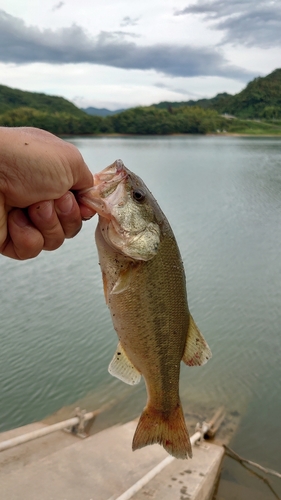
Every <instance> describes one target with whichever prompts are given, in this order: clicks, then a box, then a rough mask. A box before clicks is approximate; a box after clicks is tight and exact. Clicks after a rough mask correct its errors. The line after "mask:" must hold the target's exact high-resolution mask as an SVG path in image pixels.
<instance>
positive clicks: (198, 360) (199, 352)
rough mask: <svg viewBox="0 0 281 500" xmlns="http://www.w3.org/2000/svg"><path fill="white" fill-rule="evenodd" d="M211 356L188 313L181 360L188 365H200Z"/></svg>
mask: <svg viewBox="0 0 281 500" xmlns="http://www.w3.org/2000/svg"><path fill="white" fill-rule="evenodd" d="M211 357H212V353H211V349H210V347H209V346H208V344H207V342H206V340H205V339H204V337H203V335H202V334H201V333H200V331H199V330H198V327H197V325H196V323H195V321H194V319H193V318H192V316H191V315H190V321H189V327H188V332H187V339H186V344H185V349H184V354H183V358H182V361H183V362H184V363H185V364H186V365H188V366H200V365H204V364H205V363H207V361H208V360H209V359H210V358H211Z"/></svg>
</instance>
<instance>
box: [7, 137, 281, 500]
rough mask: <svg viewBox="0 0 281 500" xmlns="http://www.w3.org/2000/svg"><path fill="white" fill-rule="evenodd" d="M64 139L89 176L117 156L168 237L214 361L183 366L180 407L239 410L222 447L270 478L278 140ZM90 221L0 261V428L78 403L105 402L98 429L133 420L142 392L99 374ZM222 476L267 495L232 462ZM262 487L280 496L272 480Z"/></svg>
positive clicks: (278, 402)
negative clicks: (52, 245)
mask: <svg viewBox="0 0 281 500" xmlns="http://www.w3.org/2000/svg"><path fill="white" fill-rule="evenodd" d="M69 140H70V141H71V142H72V143H74V144H75V145H76V146H77V147H78V148H79V150H80V151H81V153H82V154H83V156H84V158H85V160H86V162H87V163H88V165H89V166H90V168H91V169H92V171H93V172H96V171H99V170H101V169H102V168H104V167H105V166H107V165H109V164H110V163H112V162H113V161H114V160H115V159H117V158H121V159H122V160H123V161H124V163H125V165H127V166H128V167H129V168H130V169H131V170H133V171H134V172H135V173H137V174H138V175H140V176H141V177H142V178H143V180H144V181H145V183H146V184H147V185H148V187H149V188H150V189H151V191H152V192H153V194H154V195H155V197H156V199H157V200H158V202H159V204H160V206H161V208H162V209H163V211H164V212H165V214H166V216H167V218H168V219H169V221H170V223H171V225H172V227H173V229H174V233H175V235H176V238H177V240H178V244H179V247H180V249H181V253H182V257H183V261H184V264H185V268H186V275H187V289H188V297H189V305H190V309H191V312H192V314H193V316H194V318H195V320H196V322H197V324H198V326H199V328H200V330H201V331H202V333H203V334H204V336H205V337H206V339H207V341H208V343H209V345H210V346H211V349H212V352H213V358H212V360H211V361H210V362H209V363H208V364H207V365H206V366H204V367H200V368H188V367H186V366H184V365H182V373H181V388H180V391H181V397H182V401H183V405H184V409H185V410H186V411H188V410H190V411H192V409H193V408H194V409H196V410H197V409H198V408H200V405H201V406H202V407H203V406H204V407H206V408H208V407H210V408H214V407H216V406H220V405H224V406H225V407H226V408H227V410H228V411H229V412H239V414H240V416H241V419H240V424H239V427H238V429H237V431H236V433H235V435H234V437H233V439H232V442H231V447H232V448H234V449H235V450H236V451H237V452H238V453H239V454H240V455H242V456H244V457H246V458H249V459H251V460H253V461H256V462H259V463H261V464H262V465H264V466H265V467H270V468H273V469H275V470H278V469H279V470H280V463H281V453H280V443H281V432H280V422H281V397H280V394H281V389H280V378H281V377H280V376H281V363H280V345H281V223H280V222H281V140H280V139H275V138H235V137H191V136H188V137H160V138H158V137H157V138H151V137H143V138H72V139H69ZM95 225H96V220H94V219H92V220H91V221H88V222H86V223H85V224H84V227H83V229H82V231H81V232H80V233H79V235H78V236H77V237H76V238H74V239H73V240H69V241H67V242H66V243H65V244H64V245H63V246H62V247H61V248H60V249H59V250H57V251H55V252H50V253H48V252H46V253H43V254H42V255H40V256H39V257H38V258H37V259H35V260H32V261H25V262H14V261H12V260H9V259H7V258H4V257H1V258H0V272H1V290H2V296H1V319H0V328H1V348H0V398H1V400H0V403H1V404H0V431H4V430H7V429H9V428H13V427H17V426H21V425H24V424H27V423H30V422H32V421H36V420H41V419H43V418H45V417H46V416H48V415H50V414H52V413H54V412H56V411H57V410H59V409H60V408H62V407H65V406H68V405H69V406H71V405H72V406H75V405H76V404H77V402H81V401H82V402H83V404H84V406H85V405H86V406H87V409H88V410H91V409H94V408H97V407H99V406H101V404H103V403H105V402H108V401H110V400H112V399H115V400H116V404H115V407H114V410H112V411H111V412H110V414H109V415H108V416H107V417H106V418H107V421H106V424H109V423H114V422H119V421H126V420H129V419H131V418H135V417H136V416H138V414H139V413H140V412H141V410H142V408H143V406H144V404H145V399H146V397H145V388H144V384H143V383H141V384H140V385H139V386H138V387H129V386H127V385H125V384H123V383H122V382H120V381H118V380H117V379H114V378H112V377H111V376H110V375H109V374H108V372H107V366H108V363H109V361H110V360H111V357H112V355H113V353H114V351H115V347H116V344H117V338H116V334H115V332H114V330H113V327H112V325H111V320H110V317H109V312H108V310H107V308H106V306H105V303H104V298H103V292H102V284H101V276H100V269H99V266H98V258H97V252H96V248H95V243H94V236H93V235H94V229H95ZM239 467H240V466H239ZM223 477H224V478H225V479H228V480H231V481H233V482H240V483H241V482H243V484H245V485H247V486H249V487H250V488H251V489H252V491H257V490H259V491H264V498H265V499H267V498H273V496H272V494H271V493H270V491H269V490H267V489H266V487H265V486H264V485H263V483H261V482H258V480H257V479H253V478H252V477H251V476H249V474H248V473H246V472H241V470H238V466H236V465H235V464H234V463H232V462H231V461H230V460H226V461H225V465H224V471H223ZM273 484H274V486H275V487H276V488H277V489H278V488H279V494H280V493H281V492H280V481H279V484H278V483H277V482H276V481H275V483H274V481H273ZM270 495H271V496H270ZM253 498H254V496H253Z"/></svg>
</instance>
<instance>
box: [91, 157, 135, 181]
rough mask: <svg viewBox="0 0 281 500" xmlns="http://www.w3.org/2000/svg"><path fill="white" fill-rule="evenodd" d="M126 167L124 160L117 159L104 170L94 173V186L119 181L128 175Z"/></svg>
mask: <svg viewBox="0 0 281 500" xmlns="http://www.w3.org/2000/svg"><path fill="white" fill-rule="evenodd" d="M127 175H128V174H127V172H126V167H125V165H124V163H123V162H122V160H116V161H115V162H114V163H112V165H109V167H106V168H105V169H104V170H102V171H101V172H99V173H98V174H95V175H94V187H96V186H101V185H103V186H104V187H106V185H107V184H111V183H112V182H114V183H119V182H120V181H121V180H122V179H125V178H126V177H127Z"/></svg>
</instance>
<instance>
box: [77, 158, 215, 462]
mask: <svg viewBox="0 0 281 500" xmlns="http://www.w3.org/2000/svg"><path fill="white" fill-rule="evenodd" d="M79 200H80V202H81V203H83V204H84V205H86V206H88V207H89V208H92V209H94V210H96V212H97V213H98V214H99V222H98V226H97V229H96V244H97V248H98V253H99V259H100V266H101V270H102V278H103V286H104V295H105V300H106V303H107V304H108V307H109V309H110V312H111V316H112V321H113V325H114V328H115V330H116V332H117V335H118V337H119V343H118V346H117V349H116V352H115V354H114V356H113V359H112V361H111V363H110V365H109V372H110V373H111V374H112V375H114V376H116V377H118V378H119V379H121V380H123V381H124V382H126V383H128V384H131V385H133V384H137V383H138V382H139V381H140V379H141V376H143V377H144V380H145V384H146V388H147V394H148V400H147V405H146V407H145V408H144V410H143V413H142V415H141V417H140V419H139V422H138V425H137V429H136V432H135V435H134V438H133V450H136V449H138V448H141V447H143V446H146V445H149V444H153V443H159V444H161V445H162V446H163V447H164V448H165V449H166V450H167V452H168V453H170V454H171V455H173V456H175V457H176V458H187V455H189V456H190V457H191V456H192V450H191V444H190V440H189V435H188V431H187V428H186V423H185V418H184V414H183V410H182V406H181V402H180V397H179V376H180V362H181V360H182V361H183V362H184V363H185V364H187V365H189V366H195V365H203V364H204V363H206V362H207V360H208V359H209V358H210V357H211V351H210V348H209V346H208V345H207V343H206V341H205V340H204V338H203V337H202V335H201V333H200V332H199V330H198V328H197V326H196V324H195V322H194V320H193V318H192V316H191V315H190V312H189V309H188V304H187V294H186V281H185V273H184V268H183V264H182V260H181V256H180V252H179V249H178V245H177V243H176V240H175V237H174V234H173V232H172V229H171V227H170V225H169V223H168V220H167V219H166V217H165V215H164V214H163V212H162V211H161V209H160V207H159V206H158V204H157V202H156V200H155V198H154V197H153V195H152V194H151V193H150V191H149V190H148V188H147V187H146V186H145V184H144V182H143V181H142V180H141V179H140V178H139V177H137V176H136V175H135V174H134V173H132V172H130V170H129V169H127V168H126V167H125V166H124V164H123V162H122V161H121V160H117V161H116V162H115V163H113V164H112V165H110V166H109V167H107V168H106V169H104V170H102V172H100V173H99V174H96V175H95V176H94V187H93V188H91V189H90V190H87V191H83V192H80V193H79Z"/></svg>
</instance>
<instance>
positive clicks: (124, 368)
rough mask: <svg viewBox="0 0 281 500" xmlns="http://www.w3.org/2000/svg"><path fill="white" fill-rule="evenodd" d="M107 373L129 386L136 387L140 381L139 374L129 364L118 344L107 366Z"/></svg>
mask: <svg viewBox="0 0 281 500" xmlns="http://www.w3.org/2000/svg"><path fill="white" fill-rule="evenodd" d="M108 371H109V373H110V374H111V375H113V377H116V378H119V379H120V380H122V382H125V383H126V384H129V385H136V384H138V383H139V382H140V379H141V373H140V372H139V371H138V370H137V369H136V368H135V367H134V365H133V364H132V363H131V361H130V360H129V358H128V356H127V354H126V352H125V351H124V349H123V347H122V346H121V344H120V342H119V344H118V346H117V349H116V352H115V354H114V356H113V358H112V360H111V362H110V364H109V367H108Z"/></svg>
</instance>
